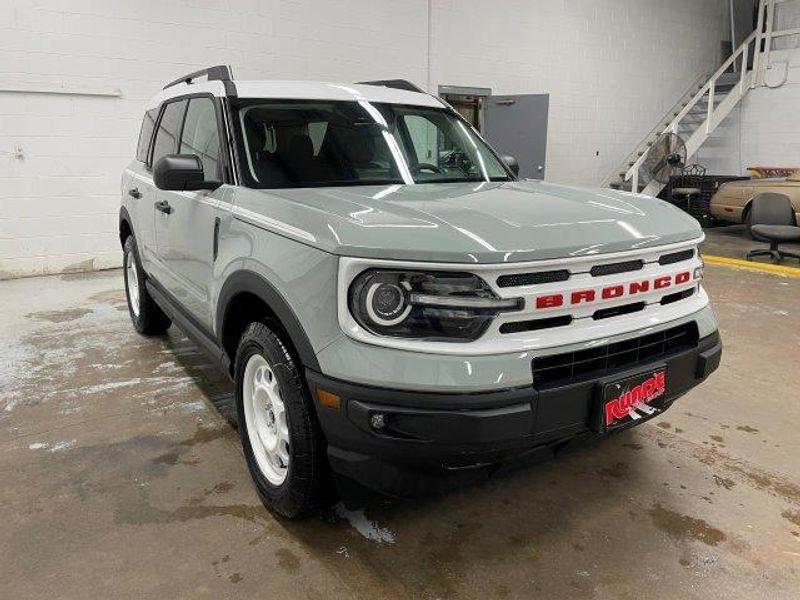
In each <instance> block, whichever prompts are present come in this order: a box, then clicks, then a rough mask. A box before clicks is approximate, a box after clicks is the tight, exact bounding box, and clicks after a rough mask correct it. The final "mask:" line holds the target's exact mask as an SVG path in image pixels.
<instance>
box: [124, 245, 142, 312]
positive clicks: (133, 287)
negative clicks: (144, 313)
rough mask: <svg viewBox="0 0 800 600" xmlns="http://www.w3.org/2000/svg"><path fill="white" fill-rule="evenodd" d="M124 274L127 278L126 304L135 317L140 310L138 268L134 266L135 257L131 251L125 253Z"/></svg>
mask: <svg viewBox="0 0 800 600" xmlns="http://www.w3.org/2000/svg"><path fill="white" fill-rule="evenodd" d="M125 274H126V276H127V279H128V304H130V306H131V311H132V312H133V315H134V316H135V317H138V316H139V312H140V311H141V302H140V298H139V270H138V267H137V266H136V257H135V256H134V255H133V253H132V252H126V253H125Z"/></svg>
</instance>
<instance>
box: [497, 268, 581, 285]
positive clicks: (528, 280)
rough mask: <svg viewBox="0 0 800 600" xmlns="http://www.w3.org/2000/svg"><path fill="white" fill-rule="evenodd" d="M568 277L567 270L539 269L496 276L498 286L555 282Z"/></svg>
mask: <svg viewBox="0 0 800 600" xmlns="http://www.w3.org/2000/svg"><path fill="white" fill-rule="evenodd" d="M567 279H569V271H567V270H566V269H559V270H558V271H540V272H538V273H516V274H514V275H501V276H500V277H498V278H497V285H498V286H499V287H520V286H523V285H534V284H537V283H556V282H558V281H566V280H567Z"/></svg>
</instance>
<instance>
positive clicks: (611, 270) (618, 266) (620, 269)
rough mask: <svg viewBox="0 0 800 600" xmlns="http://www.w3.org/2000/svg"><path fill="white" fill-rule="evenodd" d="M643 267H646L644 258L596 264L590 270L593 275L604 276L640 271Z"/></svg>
mask: <svg viewBox="0 0 800 600" xmlns="http://www.w3.org/2000/svg"><path fill="white" fill-rule="evenodd" d="M642 268H644V261H643V260H626V261H625V262H618V263H609V264H606V265H595V266H593V267H592V268H591V269H590V270H589V274H590V275H591V276H592V277H602V276H603V275H615V274H616V273H627V272H628V271H639V270H641V269H642Z"/></svg>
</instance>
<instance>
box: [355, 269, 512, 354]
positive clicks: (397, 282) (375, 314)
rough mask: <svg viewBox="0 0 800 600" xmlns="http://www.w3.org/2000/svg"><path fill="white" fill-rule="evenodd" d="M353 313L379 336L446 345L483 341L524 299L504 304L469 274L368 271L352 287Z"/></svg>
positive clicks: (484, 284) (510, 299)
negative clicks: (496, 320) (494, 323)
mask: <svg viewBox="0 0 800 600" xmlns="http://www.w3.org/2000/svg"><path fill="white" fill-rule="evenodd" d="M349 305H350V312H351V313H352V315H353V317H354V318H355V319H356V321H358V323H359V324H360V325H361V326H362V327H364V328H365V329H367V330H369V331H371V332H372V333H375V334H377V335H386V336H392V337H406V338H417V339H420V338H422V339H428V340H442V341H467V340H474V339H477V338H478V337H480V336H481V335H482V334H483V332H484V331H486V328H487V327H489V323H491V321H492V319H493V318H494V317H495V316H497V314H498V313H500V312H505V311H513V310H520V309H521V308H522V307H523V299H522V298H500V297H498V296H497V295H496V294H495V293H494V292H493V291H492V289H491V288H490V287H489V286H488V285H487V284H486V282H484V281H483V280H482V279H481V278H480V277H477V276H476V275H472V274H470V273H451V272H444V271H443V272H420V271H390V270H380V269H370V270H367V271H364V272H363V273H361V274H360V275H359V276H358V277H356V278H355V280H354V281H353V283H352V284H351V285H350V291H349Z"/></svg>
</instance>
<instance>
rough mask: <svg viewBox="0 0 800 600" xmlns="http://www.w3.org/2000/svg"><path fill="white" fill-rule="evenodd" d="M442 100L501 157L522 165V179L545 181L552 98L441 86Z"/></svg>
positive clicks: (520, 172) (485, 89) (440, 94)
mask: <svg viewBox="0 0 800 600" xmlns="http://www.w3.org/2000/svg"><path fill="white" fill-rule="evenodd" d="M439 96H440V97H441V98H442V99H443V100H445V101H446V102H447V103H448V104H450V106H452V107H453V108H454V109H455V110H456V111H457V112H458V113H459V114H460V115H461V116H462V117H464V118H465V119H466V120H467V121H469V122H470V124H472V126H473V127H474V128H475V129H476V130H477V131H478V133H480V134H481V135H482V136H483V137H484V138H485V139H486V141H488V142H489V143H490V144H491V145H492V147H493V148H494V149H495V150H497V152H499V153H500V154H510V155H511V156H513V157H514V158H516V159H517V162H518V163H519V176H520V177H523V178H529V179H544V176H545V157H546V155H547V119H548V112H549V109H550V95H549V94H515V95H503V96H497V95H493V94H492V89H491V88H484V87H464V86H457V85H440V86H439Z"/></svg>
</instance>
